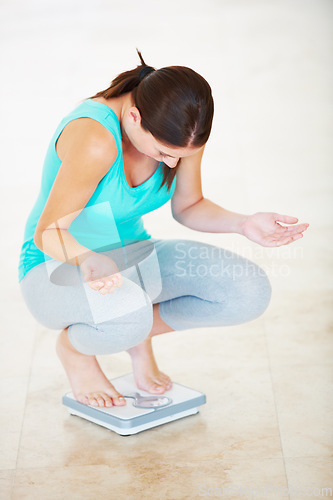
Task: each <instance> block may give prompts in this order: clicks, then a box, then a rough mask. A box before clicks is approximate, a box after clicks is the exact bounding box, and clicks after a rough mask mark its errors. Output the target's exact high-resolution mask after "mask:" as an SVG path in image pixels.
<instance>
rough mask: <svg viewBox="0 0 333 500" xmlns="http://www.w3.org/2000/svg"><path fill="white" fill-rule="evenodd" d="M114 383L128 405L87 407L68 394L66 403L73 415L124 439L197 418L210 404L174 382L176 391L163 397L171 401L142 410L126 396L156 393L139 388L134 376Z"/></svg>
mask: <svg viewBox="0 0 333 500" xmlns="http://www.w3.org/2000/svg"><path fill="white" fill-rule="evenodd" d="M110 382H111V383H112V385H114V387H115V388H116V389H117V391H118V392H120V393H121V394H122V395H123V396H124V397H125V399H126V405H125V406H112V407H110V408H105V407H104V408H99V407H97V408H96V406H88V405H84V404H82V403H80V402H79V401H76V399H75V398H74V396H73V393H72V392H68V393H67V394H65V395H64V396H63V398H62V402H63V404H64V405H65V406H66V407H67V409H68V411H69V413H70V414H71V415H76V416H78V417H82V418H85V419H86V420H89V421H90V422H94V423H95V424H98V425H101V426H103V427H106V428H107V429H110V430H111V431H114V432H116V433H117V434H120V435H121V436H129V435H131V434H137V433H138V432H141V431H145V430H147V429H151V428H152V427H157V426H158V425H162V424H166V423H167V422H172V421H173V420H178V419H179V418H183V417H187V416H189V415H194V414H196V413H198V411H199V406H201V405H203V404H205V403H206V396H205V394H203V393H202V392H199V391H195V390H194V389H191V388H189V387H186V386H184V385H182V384H177V383H176V382H173V385H172V388H171V389H170V390H169V391H166V392H165V393H163V394H161V398H163V396H167V398H170V399H171V402H169V403H168V404H167V405H165V406H162V407H160V408H159V407H156V408H139V407H136V406H134V403H135V402H136V401H135V400H133V399H132V398H129V397H126V395H127V394H133V393H134V392H136V393H137V392H139V394H140V395H141V396H148V397H151V396H152V394H151V393H149V392H146V391H142V390H141V389H138V388H137V387H136V384H135V381H134V377H133V373H128V374H127V375H123V376H121V377H118V378H114V379H112V380H110ZM164 399H166V398H164Z"/></svg>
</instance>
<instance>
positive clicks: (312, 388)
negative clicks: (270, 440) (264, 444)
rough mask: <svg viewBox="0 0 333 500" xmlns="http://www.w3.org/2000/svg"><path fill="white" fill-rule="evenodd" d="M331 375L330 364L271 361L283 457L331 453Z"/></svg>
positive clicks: (318, 455)
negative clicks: (274, 362) (286, 363)
mask: <svg viewBox="0 0 333 500" xmlns="http://www.w3.org/2000/svg"><path fill="white" fill-rule="evenodd" d="M332 375H333V372H332V366H330V365H327V366H321V365H304V366H303V365H283V366H281V365H273V367H272V378H273V386H274V393H275V399H276V407H277V414H278V421H279V428H280V433H281V442H282V448H283V454H284V457H286V458H296V457H322V458H323V457H328V456H330V455H331V454H332V451H333V435H332V404H333V399H332V394H333V391H332V382H333V376H332Z"/></svg>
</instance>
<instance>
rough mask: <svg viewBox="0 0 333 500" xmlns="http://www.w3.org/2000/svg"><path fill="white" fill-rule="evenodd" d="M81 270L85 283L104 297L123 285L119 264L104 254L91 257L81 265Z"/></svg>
mask: <svg viewBox="0 0 333 500" xmlns="http://www.w3.org/2000/svg"><path fill="white" fill-rule="evenodd" d="M80 269H81V271H82V275H83V279H84V281H86V282H88V283H87V284H88V285H89V286H90V288H92V289H93V290H95V291H97V292H99V293H100V294H102V295H105V294H107V293H113V292H114V291H115V288H116V287H119V286H121V285H122V283H123V278H122V275H121V274H120V273H119V269H118V267H117V264H116V263H115V262H114V261H113V260H112V259H110V257H107V256H106V255H103V254H98V253H95V254H92V255H90V256H89V257H88V258H87V259H86V260H84V261H83V262H82V263H81V265H80Z"/></svg>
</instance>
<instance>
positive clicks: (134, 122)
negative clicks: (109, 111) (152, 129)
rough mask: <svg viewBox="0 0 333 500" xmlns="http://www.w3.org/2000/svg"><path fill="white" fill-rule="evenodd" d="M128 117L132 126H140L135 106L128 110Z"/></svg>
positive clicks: (139, 116) (138, 112)
mask: <svg viewBox="0 0 333 500" xmlns="http://www.w3.org/2000/svg"><path fill="white" fill-rule="evenodd" d="M128 117H129V121H130V123H131V124H132V125H141V114H140V111H139V110H138V108H136V107H135V106H133V107H131V108H130V109H129V110H128Z"/></svg>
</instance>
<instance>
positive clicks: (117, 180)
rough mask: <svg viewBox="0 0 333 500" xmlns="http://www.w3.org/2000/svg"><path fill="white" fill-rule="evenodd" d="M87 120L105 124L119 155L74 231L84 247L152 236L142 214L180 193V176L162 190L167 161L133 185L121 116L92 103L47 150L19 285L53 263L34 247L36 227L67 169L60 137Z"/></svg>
mask: <svg viewBox="0 0 333 500" xmlns="http://www.w3.org/2000/svg"><path fill="white" fill-rule="evenodd" d="M84 117H88V118H92V119H94V120H96V121H98V122H100V123H101V124H102V125H103V126H104V127H106V128H107V129H108V130H109V131H110V132H111V133H112V135H113V136H114V138H115V141H116V145H117V151H118V153H117V158H116V161H115V162H114V164H113V165H112V166H111V167H110V170H109V171H108V173H107V174H106V175H105V176H104V177H103V178H102V179H101V181H100V182H99V184H98V185H97V187H96V189H95V191H94V193H93V195H92V197H91V198H90V200H89V201H88V203H87V204H86V206H85V207H84V209H83V210H82V211H81V212H80V214H79V215H78V216H77V217H76V218H75V219H74V220H73V222H72V224H71V225H70V227H69V229H68V230H69V232H70V233H71V235H72V236H73V237H74V238H75V239H76V240H77V241H78V242H79V243H80V244H81V245H83V246H85V247H87V248H89V249H90V250H93V251H96V252H97V251H107V250H110V249H112V248H118V247H120V246H125V245H128V244H130V243H134V242H135V241H137V240H143V239H149V238H151V235H150V234H149V233H148V232H147V231H146V229H145V227H144V224H143V221H142V216H143V215H144V214H147V213H148V212H151V211H153V210H156V209H157V208H159V207H161V206H162V205H164V204H165V203H167V202H168V201H169V200H170V198H171V197H172V195H173V193H174V190H175V187H176V176H175V178H174V179H173V182H172V185H171V189H170V191H169V192H168V191H167V186H166V185H165V184H164V185H163V187H162V188H161V189H160V190H159V191H158V188H159V187H160V185H161V182H162V178H163V172H162V169H163V163H160V164H159V166H158V168H157V170H156V171H155V172H154V174H153V175H152V176H151V177H149V179H148V180H146V181H145V182H144V183H143V184H140V185H139V186H137V187H130V186H129V185H128V183H127V181H126V177H125V172H124V164H123V154H122V140H121V129H120V123H119V120H118V117H117V115H116V114H115V113H114V111H112V110H111V109H110V108H109V107H108V106H106V105H105V104H102V103H99V102H96V101H93V100H91V99H86V100H85V101H83V102H82V103H81V104H79V105H78V106H77V107H76V108H75V109H73V111H71V112H70V113H69V114H68V115H67V116H65V117H64V118H63V119H62V120H61V122H60V124H59V125H58V127H57V128H56V131H55V133H54V135H53V137H52V139H51V142H50V144H49V147H48V149H47V152H46V157H45V161H44V165H43V171H42V179H41V186H40V191H39V195H38V197H37V200H36V202H35V204H34V206H33V208H32V210H31V212H30V214H29V216H28V219H27V221H26V225H25V230H24V238H23V244H22V247H21V253H20V258H19V266H18V279H19V282H20V281H21V280H22V279H23V278H24V276H25V275H26V274H27V273H28V271H30V269H32V268H33V267H35V266H37V265H38V264H40V263H42V262H45V261H47V260H50V259H52V257H50V256H49V255H47V254H45V253H43V252H42V251H41V250H39V248H37V247H36V245H35V244H34V241H33V240H34V234H35V229H36V226H37V223H38V220H39V218H40V216H41V213H42V211H43V209H44V207H45V204H46V201H47V199H48V196H49V193H50V190H51V188H52V185H53V183H54V180H55V178H56V176H57V173H58V170H59V168H60V165H61V161H60V159H59V157H58V155H57V152H56V142H57V140H58V137H59V136H60V134H61V132H62V130H63V129H64V127H65V126H66V125H67V124H68V123H69V122H70V121H72V120H75V119H77V118H84Z"/></svg>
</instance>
